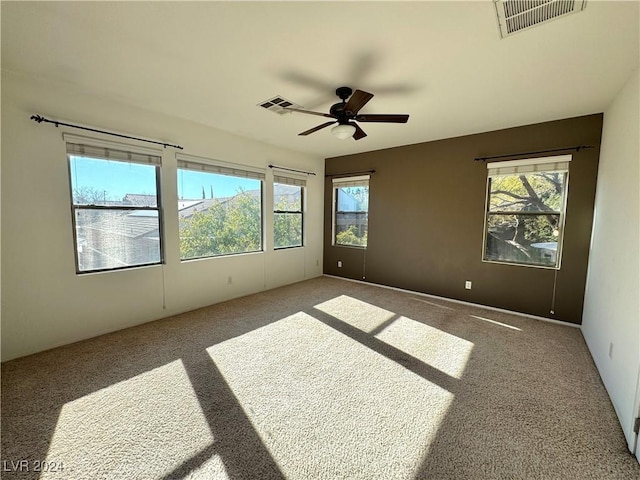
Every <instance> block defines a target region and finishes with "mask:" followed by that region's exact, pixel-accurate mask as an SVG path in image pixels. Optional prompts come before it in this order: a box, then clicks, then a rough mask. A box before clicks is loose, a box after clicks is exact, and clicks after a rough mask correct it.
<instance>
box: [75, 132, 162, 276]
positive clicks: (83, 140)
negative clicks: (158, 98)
mask: <svg viewBox="0 0 640 480" xmlns="http://www.w3.org/2000/svg"><path fill="white" fill-rule="evenodd" d="M63 139H64V140H65V143H66V145H67V154H66V155H67V174H68V177H67V178H68V179H69V204H70V205H71V225H72V231H73V251H74V263H75V271H76V275H86V274H95V273H106V272H118V271H122V270H130V269H132V268H143V267H150V266H155V265H164V264H165V249H164V246H165V242H164V213H163V208H162V188H161V185H162V179H161V173H162V168H161V166H162V164H161V162H162V155H161V152H160V151H158V150H150V149H144V148H142V147H137V146H133V145H129V144H120V143H115V142H108V141H105V140H99V139H93V138H88V137H78V136H74V135H67V134H63ZM70 145H76V146H81V147H87V148H89V149H90V150H94V149H104V150H105V151H110V150H111V151H117V152H121V153H128V154H130V155H135V154H139V155H149V156H154V157H158V158H159V162H158V163H157V164H154V163H144V162H136V161H132V160H128V161H127V160H124V159H118V158H105V157H108V154H107V155H105V156H102V157H101V156H99V155H97V154H91V153H88V154H86V155H83V154H82V153H72V152H69V149H70V148H73V147H70ZM72 157H76V158H87V159H90V160H100V161H105V162H119V163H123V164H127V163H129V164H131V163H132V164H136V165H147V166H153V168H154V175H155V187H156V206H155V207H152V206H148V205H146V206H142V205H140V206H136V205H110V206H107V205H95V204H88V205H82V204H76V203H75V201H74V197H73V188H74V184H73V172H72V171H71V158H72ZM81 210H86V211H125V212H126V211H140V210H143V211H155V212H157V218H158V248H159V257H160V258H159V259H158V261H157V262H147V263H138V264H135V265H125V266H120V267H112V268H94V269H88V270H81V269H80V258H79V252H78V226H77V221H76V214H77V212H78V211H81Z"/></svg>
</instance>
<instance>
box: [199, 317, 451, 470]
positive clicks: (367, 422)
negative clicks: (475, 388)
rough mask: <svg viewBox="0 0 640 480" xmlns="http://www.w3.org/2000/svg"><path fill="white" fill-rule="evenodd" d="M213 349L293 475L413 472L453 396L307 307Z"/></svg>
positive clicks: (264, 439)
mask: <svg viewBox="0 0 640 480" xmlns="http://www.w3.org/2000/svg"><path fill="white" fill-rule="evenodd" d="M325 306H326V305H325ZM207 352H208V353H209V355H210V356H211V358H212V360H213V361H214V362H215V364H216V366H217V368H218V369H219V370H220V372H221V373H222V374H223V376H224V378H225V381H226V382H227V383H228V385H229V387H230V388H231V390H232V391H233V393H234V395H235V396H236V399H237V400H238V402H239V404H240V405H241V406H242V408H243V410H244V411H245V413H246V415H247V417H248V418H249V419H250V421H251V423H252V425H253V427H254V428H255V430H256V432H257V433H258V435H259V436H260V438H261V440H262V442H263V443H264V445H265V447H266V448H267V449H268V450H269V452H270V454H271V456H272V457H273V459H274V460H275V461H276V462H277V464H278V465H279V467H280V468H281V470H282V472H283V473H284V474H285V476H286V477H287V478H289V479H308V478H349V479H371V478H384V479H389V480H390V479H401V478H402V479H404V478H412V476H413V474H414V472H415V470H416V468H417V467H418V466H419V464H420V461H421V459H422V458H423V455H424V454H425V452H426V451H427V450H428V448H429V445H430V444H431V442H432V441H433V440H434V438H435V436H436V434H437V432H438V428H439V425H440V422H441V421H442V420H443V419H444V417H445V416H446V413H447V410H448V408H449V405H450V403H451V401H452V399H453V394H451V393H450V392H448V391H447V390H445V389H444V388H442V387H439V386H438V385H437V384H435V383H433V382H430V381H428V380H425V379H424V378H422V377H420V376H418V375H416V374H415V373H413V372H411V371H410V370H408V369H406V368H405V367H403V366H402V365H400V364H399V363H397V362H395V361H393V360H391V359H389V358H387V357H385V356H383V355H381V354H379V353H376V352H375V351H373V350H372V349H370V348H368V347H366V346H364V345H362V344H361V343H359V342H357V341H355V340H353V339H351V338H350V337H348V336H346V335H344V334H342V333H340V332H338V331H336V330H335V329H333V328H331V327H329V326H327V325H326V324H324V323H323V322H321V321H319V320H317V319H316V318H314V317H312V316H310V315H308V314H306V313H302V312H299V313H296V314H294V315H292V316H289V317H286V318H284V319H282V320H280V321H277V322H275V323H272V324H270V325H267V326H265V327H262V328H259V329H257V330H254V331H252V332H249V333H246V334H244V335H241V336H239V337H235V338H233V339H230V340H227V341H225V342H222V343H220V344H218V345H215V346H212V347H210V348H208V349H207Z"/></svg>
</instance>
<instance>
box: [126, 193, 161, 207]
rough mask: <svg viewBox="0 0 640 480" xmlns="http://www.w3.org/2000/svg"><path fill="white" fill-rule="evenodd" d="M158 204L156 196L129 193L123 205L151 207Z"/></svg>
mask: <svg viewBox="0 0 640 480" xmlns="http://www.w3.org/2000/svg"><path fill="white" fill-rule="evenodd" d="M156 202H157V196H156V195H147V194H142V193H127V194H126V195H125V196H124V198H123V199H122V204H123V205H139V206H150V205H155V204H156Z"/></svg>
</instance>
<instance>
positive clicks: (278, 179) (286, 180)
mask: <svg viewBox="0 0 640 480" xmlns="http://www.w3.org/2000/svg"><path fill="white" fill-rule="evenodd" d="M273 181H274V182H275V183H282V184H284V185H295V186H298V187H306V186H307V181H306V180H304V179H302V178H292V177H284V176H282V175H275V174H274V175H273Z"/></svg>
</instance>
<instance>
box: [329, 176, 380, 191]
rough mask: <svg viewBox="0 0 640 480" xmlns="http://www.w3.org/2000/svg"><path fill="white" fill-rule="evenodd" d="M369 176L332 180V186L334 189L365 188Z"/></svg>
mask: <svg viewBox="0 0 640 480" xmlns="http://www.w3.org/2000/svg"><path fill="white" fill-rule="evenodd" d="M370 177H371V176H370V175H361V176H359V177H343V178H334V179H333V186H334V187H336V188H342V187H367V186H369V178H370Z"/></svg>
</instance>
